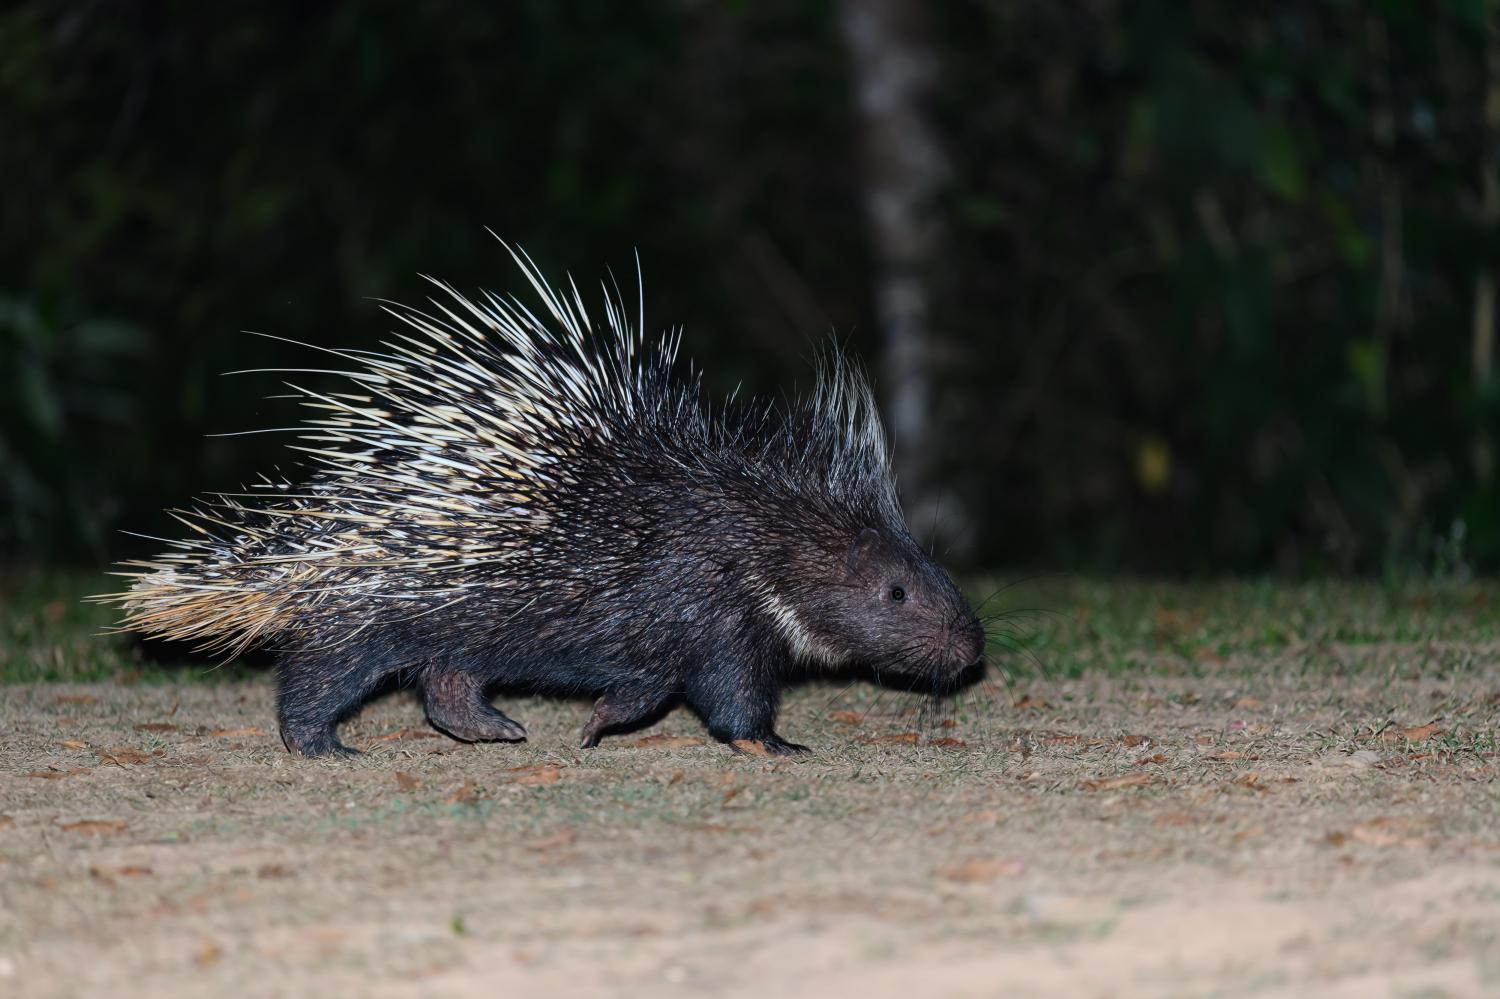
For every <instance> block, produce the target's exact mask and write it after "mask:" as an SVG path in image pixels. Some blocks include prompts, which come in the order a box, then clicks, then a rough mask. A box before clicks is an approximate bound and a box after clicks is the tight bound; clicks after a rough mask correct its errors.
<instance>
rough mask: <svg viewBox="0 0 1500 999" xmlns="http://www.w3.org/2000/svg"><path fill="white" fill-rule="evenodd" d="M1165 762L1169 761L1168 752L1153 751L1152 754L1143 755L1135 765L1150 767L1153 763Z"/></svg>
mask: <svg viewBox="0 0 1500 999" xmlns="http://www.w3.org/2000/svg"><path fill="white" fill-rule="evenodd" d="M1165 762H1167V754H1165V753H1152V754H1151V755H1150V756H1142V757H1141V758H1140V759H1138V760H1136V761H1135V765H1136V766H1138V767H1149V766H1150V765H1151V764H1153V763H1165Z"/></svg>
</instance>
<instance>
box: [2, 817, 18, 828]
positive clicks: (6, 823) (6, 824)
mask: <svg viewBox="0 0 1500 999" xmlns="http://www.w3.org/2000/svg"><path fill="white" fill-rule="evenodd" d="M15 824H16V820H15V819H13V818H11V817H10V816H9V815H0V829H9V828H10V827H11V826H13V825H15Z"/></svg>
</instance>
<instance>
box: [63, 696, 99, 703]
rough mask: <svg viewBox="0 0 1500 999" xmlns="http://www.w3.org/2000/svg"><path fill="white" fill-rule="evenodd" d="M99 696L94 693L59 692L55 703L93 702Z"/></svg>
mask: <svg viewBox="0 0 1500 999" xmlns="http://www.w3.org/2000/svg"><path fill="white" fill-rule="evenodd" d="M98 700H99V698H97V697H95V696H94V695H93V694H59V695H58V697H57V699H56V701H55V703H57V704H93V703H94V702H96V701H98Z"/></svg>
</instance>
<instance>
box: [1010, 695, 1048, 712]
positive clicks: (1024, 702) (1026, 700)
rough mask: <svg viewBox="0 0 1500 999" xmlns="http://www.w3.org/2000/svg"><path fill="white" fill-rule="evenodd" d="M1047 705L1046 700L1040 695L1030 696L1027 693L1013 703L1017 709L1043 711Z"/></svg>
mask: <svg viewBox="0 0 1500 999" xmlns="http://www.w3.org/2000/svg"><path fill="white" fill-rule="evenodd" d="M1048 707H1049V705H1048V704H1047V702H1046V701H1044V700H1042V699H1041V698H1040V697H1032V696H1031V695H1030V694H1027V695H1026V696H1025V697H1023V698H1021V699H1020V700H1019V701H1017V702H1016V703H1015V708H1016V710H1017V711H1045V710H1047V708H1048Z"/></svg>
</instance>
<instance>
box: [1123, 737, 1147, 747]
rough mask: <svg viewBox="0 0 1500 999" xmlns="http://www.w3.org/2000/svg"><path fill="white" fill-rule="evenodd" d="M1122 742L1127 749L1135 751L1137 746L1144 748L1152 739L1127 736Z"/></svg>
mask: <svg viewBox="0 0 1500 999" xmlns="http://www.w3.org/2000/svg"><path fill="white" fill-rule="evenodd" d="M1120 741H1121V742H1123V743H1125V745H1126V746H1127V747H1129V748H1131V749H1134V748H1135V747H1136V746H1144V745H1145V744H1146V743H1148V742H1150V741H1151V737H1150V736H1149V735H1127V736H1125V738H1123V739H1121V740H1120Z"/></svg>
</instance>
